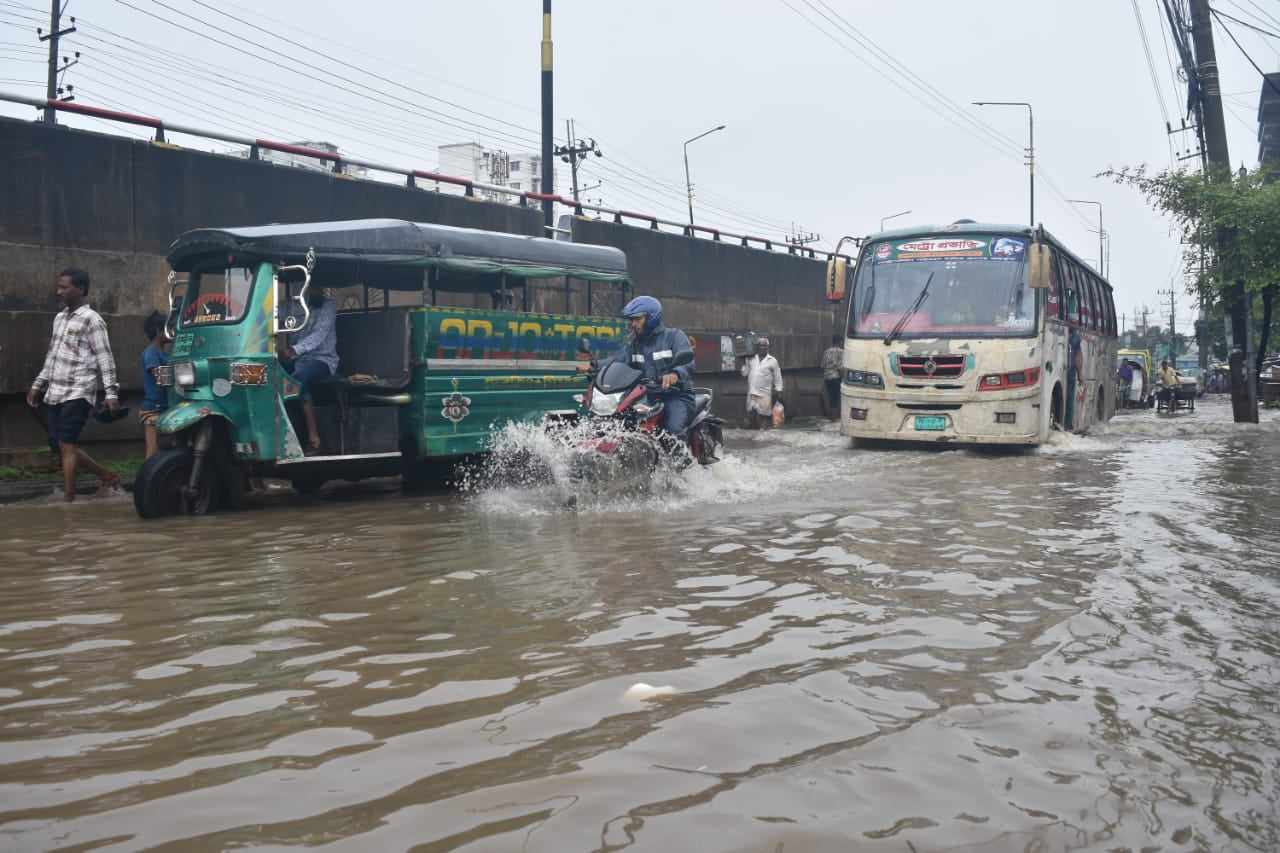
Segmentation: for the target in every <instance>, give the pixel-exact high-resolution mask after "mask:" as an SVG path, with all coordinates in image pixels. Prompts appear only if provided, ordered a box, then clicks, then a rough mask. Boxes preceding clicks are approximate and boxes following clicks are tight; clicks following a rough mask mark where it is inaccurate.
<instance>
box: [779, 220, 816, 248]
mask: <svg viewBox="0 0 1280 853" xmlns="http://www.w3.org/2000/svg"><path fill="white" fill-rule="evenodd" d="M821 239H822V235H821V234H815V233H813V232H812V231H804V230H803V229H801V230H796V224H795V223H794V222H792V223H791V233H790V234H788V235H787V245H788V246H794V247H795V248H797V249H803V248H804V247H805V246H807V245H809V244H810V243H816V242H818V241H819V240H821Z"/></svg>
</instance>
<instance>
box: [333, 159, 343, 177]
mask: <svg viewBox="0 0 1280 853" xmlns="http://www.w3.org/2000/svg"><path fill="white" fill-rule="evenodd" d="M333 173H334V174H335V175H341V174H342V161H341V160H334V161H333Z"/></svg>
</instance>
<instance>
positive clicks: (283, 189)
mask: <svg viewBox="0 0 1280 853" xmlns="http://www.w3.org/2000/svg"><path fill="white" fill-rule="evenodd" d="M364 217H393V218H404V219H410V220H414V221H420V222H438V223H444V224H448V225H457V226H463V227H471V228H484V229H489V230H495V231H505V232H510V233H518V234H530V235H536V234H540V233H542V227H541V214H540V212H539V211H537V210H535V209H532V208H528V209H526V208H522V207H519V206H516V205H509V204H498V203H493V202H486V201H477V200H474V199H470V198H465V197H462V196H459V195H446V194H442V193H438V192H434V191H432V190H431V189H430V188H425V187H424V188H410V187H405V186H400V185H395V184H388V183H382V182H376V181H368V180H358V179H351V178H346V177H342V176H338V175H333V174H330V173H325V172H319V171H312V170H305V169H299V168H293V167H287V166H280V165H274V164H271V163H267V162H263V161H253V160H248V159H246V158H243V157H237V156H232V155H227V154H218V153H211V152H205V151H198V150H194V149H191V148H179V147H176V146H172V145H166V144H160V143H154V142H148V141H140V140H135V139H130V138H124V137H120V136H112V135H107V134H101V133H93V132H88V131H82V130H74V129H70V128H66V127H55V128H49V127H47V126H46V125H44V124H42V123H39V122H23V121H17V120H13V119H4V118H0V447H13V446H15V445H20V444H30V443H33V441H32V439H33V437H35V438H37V439H38V434H36V433H32V431H31V430H32V427H33V425H34V421H32V419H30V418H29V417H25V416H20V417H15V416H13V404H15V403H17V404H18V405H20V401H19V399H18V398H17V397H16V395H18V394H20V393H21V392H24V391H25V389H26V388H27V386H28V383H29V382H30V380H31V378H32V377H33V376H34V375H35V372H36V371H37V370H38V367H39V364H40V360H41V359H42V358H43V353H44V346H45V343H46V342H47V339H48V333H49V328H50V324H51V321H52V314H53V312H55V311H56V310H57V306H56V303H55V301H54V298H53V277H54V275H55V274H56V273H57V272H58V270H60V269H62V268H64V267H68V266H78V267H83V268H84V269H86V270H88V271H89V273H90V275H91V277H92V281H93V284H92V290H91V293H90V300H91V302H92V304H93V305H94V307H95V308H96V309H97V310H98V311H99V312H100V313H102V314H103V315H104V316H105V317H107V319H108V322H109V324H110V327H111V331H112V340H113V345H114V347H115V350H116V357H117V361H118V363H119V367H120V376H121V380H122V383H123V385H124V387H125V389H126V391H129V390H136V388H137V387H138V385H139V384H140V377H139V376H137V375H136V374H137V371H136V370H134V369H132V366H133V365H136V364H137V361H138V356H139V351H140V350H141V348H142V346H143V340H142V334H141V325H142V319H143V318H144V317H145V316H146V315H147V314H148V313H150V312H151V310H153V309H155V308H162V307H163V306H164V304H165V302H166V285H165V278H166V276H167V274H168V268H167V266H166V264H165V262H164V254H165V251H166V249H167V247H168V245H169V243H170V242H171V241H172V239H173V238H174V237H175V236H177V235H178V234H179V233H181V232H183V231H185V230H187V229H189V228H195V227H201V226H216V225H257V224H266V223H270V222H303V221H316V220H332V219H358V218H364ZM574 238H575V239H576V240H579V241H581V242H586V243H595V244H602V245H610V246H616V247H618V248H620V249H622V250H624V251H625V252H626V253H627V255H628V258H629V261H630V264H631V267H632V269H633V270H634V274H635V282H636V284H635V291H636V292H649V293H653V294H655V295H657V296H659V297H660V298H662V299H663V301H664V303H665V304H666V305H667V306H668V307H667V314H668V317H669V320H670V322H671V323H673V324H676V325H680V326H682V327H684V328H687V329H689V330H690V331H692V332H695V333H702V334H710V333H717V334H718V333H734V332H739V333H740V332H745V331H748V330H757V331H763V332H767V333H769V334H770V335H771V336H772V337H773V339H774V341H775V351H776V352H777V354H778V355H779V357H780V359H781V360H782V363H783V365H784V368H785V369H788V370H793V371H794V370H797V369H803V370H804V372H805V373H806V374H813V373H814V370H813V369H814V368H816V366H817V364H818V358H819V355H820V353H821V351H822V349H823V347H824V346H825V345H826V341H827V340H828V339H829V336H830V334H831V329H832V313H833V312H832V311H831V310H830V308H829V307H828V306H827V305H826V304H825V303H824V302H823V299H822V271H823V265H822V263H821V262H820V261H816V260H811V259H807V258H802V257H798V256H793V255H789V254H787V253H786V252H781V251H780V252H770V251H765V250H762V249H754V248H744V247H740V246H737V245H734V244H728V243H717V242H713V241H711V240H706V239H697V240H693V239H689V238H686V237H684V236H682V235H679V234H667V233H661V232H657V231H651V230H649V229H647V228H638V227H632V226H626V225H615V224H613V223H609V222H605V221H600V220H592V219H584V218H577V219H576V220H575V224H574ZM552 304H554V303H552ZM598 304H599V303H597V305H598ZM708 380H709V381H711V377H708ZM730 384H732V383H730ZM810 385H812V382H811V383H810ZM726 387H729V386H728V385H726ZM811 390H812V389H811ZM795 399H798V398H795ZM815 399H816V398H815ZM112 429H114V430H115V431H116V433H117V437H122V436H123V437H127V436H131V435H132V434H133V431H134V426H133V424H132V419H129V420H128V421H125V422H121V423H120V424H117V425H115V426H114V427H113V428H112ZM108 437H110V436H108ZM34 443H39V442H38V440H37V441H35V442H34Z"/></svg>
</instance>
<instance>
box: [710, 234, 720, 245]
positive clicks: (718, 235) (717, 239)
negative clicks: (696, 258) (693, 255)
mask: <svg viewBox="0 0 1280 853" xmlns="http://www.w3.org/2000/svg"><path fill="white" fill-rule="evenodd" d="M711 239H712V240H714V241H715V242H717V243H719V242H720V232H719V231H712V232H711Z"/></svg>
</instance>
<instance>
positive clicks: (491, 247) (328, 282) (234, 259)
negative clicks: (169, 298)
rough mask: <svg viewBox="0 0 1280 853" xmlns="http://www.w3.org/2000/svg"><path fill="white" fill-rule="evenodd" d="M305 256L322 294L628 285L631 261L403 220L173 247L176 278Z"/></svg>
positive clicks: (582, 248)
mask: <svg viewBox="0 0 1280 853" xmlns="http://www.w3.org/2000/svg"><path fill="white" fill-rule="evenodd" d="M308 251H314V252H315V256H316V265H315V271H314V273H313V281H314V282H315V283H316V284H317V285H319V286H321V287H333V286H340V285H341V284H343V283H347V282H351V281H363V282H365V283H366V284H368V285H370V286H374V287H381V288H386V289H388V290H420V289H422V287H423V286H424V274H425V272H426V271H431V270H436V271H439V272H446V273H454V275H445V276H440V275H436V276H435V277H434V280H433V281H432V283H431V286H434V287H438V288H440V289H443V290H454V291H464V292H465V291H471V290H476V291H482V290H488V289H489V288H490V287H491V284H490V283H489V282H491V281H492V279H491V278H490V276H493V275H509V276H512V277H515V278H522V279H531V278H556V277H562V276H567V277H572V278H575V279H581V280H586V281H600V282H617V283H621V284H626V283H627V282H628V281H629V275H628V272H627V258H626V255H625V254H624V253H623V252H622V251H620V250H618V249H615V248H613V247H610V246H592V245H586V244H582V243H571V242H568V241H563V240H549V239H547V238H544V237H529V236H525V235H521V234H507V233H504V232H498V231H481V230H479V229H474V228H457V227H454V226H450V225H436V224H432V223H422V222H408V221H406V220H402V219H354V220H346V221H338V222H299V223H292V224H285V225H259V226H251V227H244V228H196V229H194V230H191V231H187V232H185V233H184V234H182V235H181V236H179V237H178V238H177V239H176V240H174V241H173V244H172V245H171V246H170V247H169V254H168V261H169V265H170V266H171V267H172V268H173V269H174V270H175V271H177V272H192V271H194V270H196V269H199V268H205V269H207V268H209V266H210V265H220V264H227V263H237V264H241V263H244V262H245V261H247V260H260V261H271V262H274V263H280V264H296V263H301V262H302V261H303V259H304V258H305V257H306V254H307V252H308Z"/></svg>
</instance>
